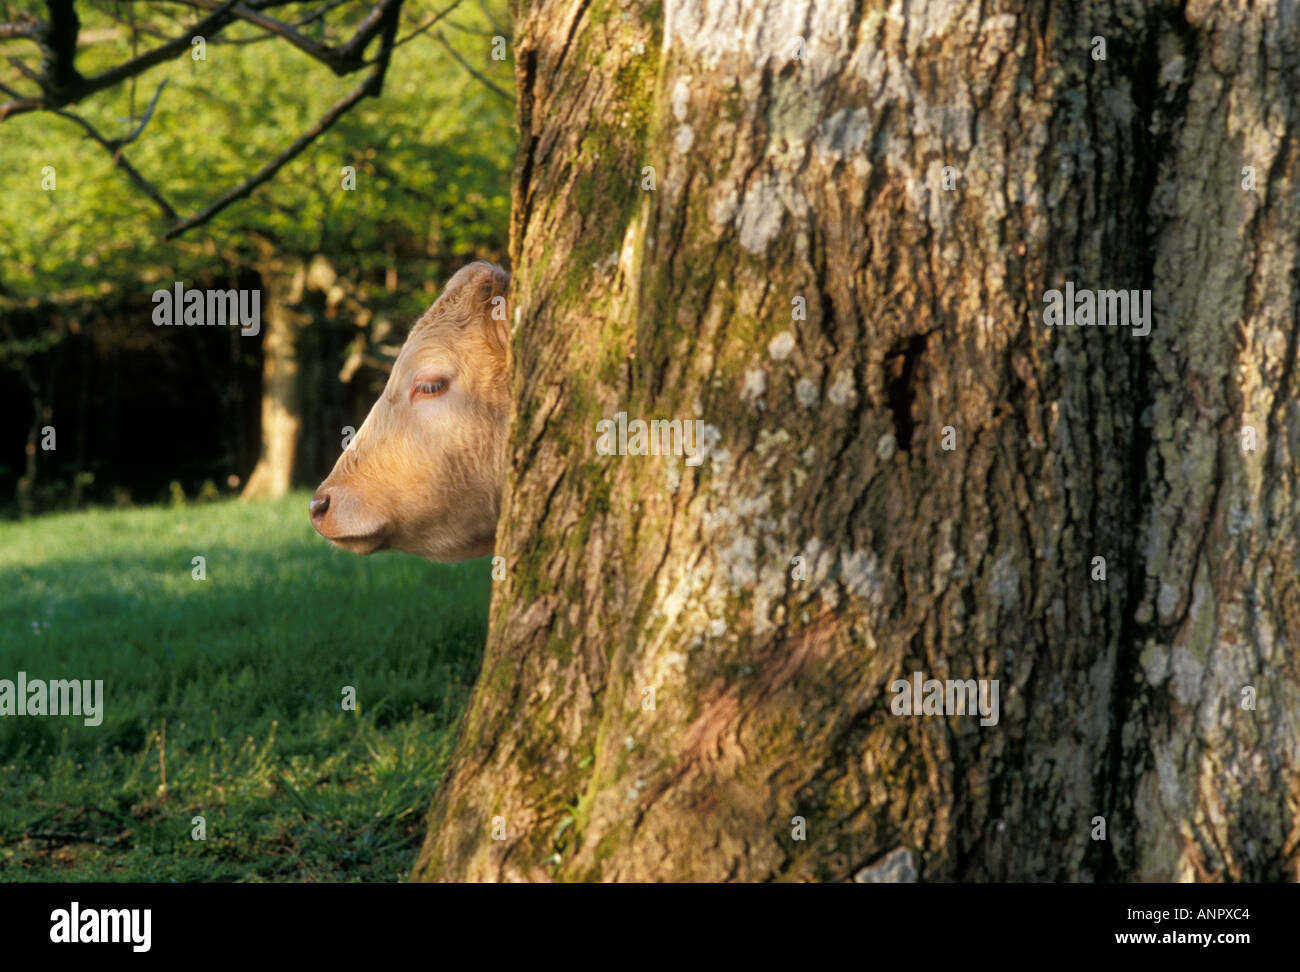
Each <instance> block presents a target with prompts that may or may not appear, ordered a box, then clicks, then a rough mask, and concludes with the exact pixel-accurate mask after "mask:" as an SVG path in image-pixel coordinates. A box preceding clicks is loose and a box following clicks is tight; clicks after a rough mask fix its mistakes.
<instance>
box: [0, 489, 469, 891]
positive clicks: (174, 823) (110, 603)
mask: <svg viewBox="0 0 1300 972" xmlns="http://www.w3.org/2000/svg"><path fill="white" fill-rule="evenodd" d="M307 499H308V497H307V494H305V493H301V494H295V495H293V496H290V497H288V498H286V499H285V500H282V501H276V502H269V503H252V504H241V503H238V502H235V501H222V502H216V503H211V504H202V505H190V506H182V507H175V508H170V509H168V508H153V509H131V510H121V511H109V510H97V511H90V512H82V513H67V514H55V515H51V516H45V517H40V518H37V519H33V520H28V521H25V522H21V523H3V524H0V679H9V680H16V678H17V673H18V672H19V671H25V672H26V673H27V675H28V678H29V679H36V678H40V679H63V678H77V679H92V680H93V679H103V682H104V706H103V708H104V715H103V722H102V724H100V725H99V726H96V727H87V726H84V725H83V720H82V719H80V718H76V717H73V716H67V717H64V716H46V717H37V716H25V717H18V716H13V717H7V718H0V881H24V880H34V881H47V880H67V881H88V880H99V881H395V880H400V879H402V878H404V877H405V875H406V873H407V871H408V870H409V868H410V866H411V864H412V863H413V862H414V858H415V853H416V851H417V850H418V846H419V842H420V841H421V839H422V838H423V822H424V815H425V810H426V808H427V806H428V804H429V801H430V797H431V795H432V793H433V790H434V788H435V786H436V785H437V782H438V778H439V776H440V774H441V771H442V769H443V768H444V766H445V764H446V760H447V758H448V756H449V751H450V748H451V744H452V742H453V738H454V732H455V728H456V725H457V722H458V720H459V718H460V715H461V713H462V712H463V710H464V707H465V703H466V700H467V698H468V694H469V689H470V687H471V686H472V684H473V680H474V677H475V676H476V674H477V671H478V665H479V660H480V656H481V651H482V646H483V642H484V638H485V636H486V630H487V611H488V599H489V596H490V588H491V579H490V567H489V564H488V562H487V561H486V560H480V561H474V562H472V563H469V564H458V565H440V564H431V563H427V562H425V561H422V560H417V559H415V558H411V557H406V556H404V555H400V554H391V553H390V554H379V555H376V556H373V557H357V556H354V555H352V554H349V553H345V552H343V551H338V550H334V549H332V548H331V547H330V546H329V545H328V544H326V543H325V541H324V540H322V539H320V538H319V537H318V536H316V534H315V533H314V532H312V530H311V528H310V526H309V524H308V522H307V516H306V505H307ZM195 556H202V557H204V558H206V572H207V578H206V580H196V579H194V578H193V576H192V572H193V570H194V567H193V566H192V564H191V560H192V558H193V557H195ZM349 685H350V686H354V687H355V689H356V698H357V710H356V711H343V710H342V707H341V704H340V703H341V700H342V698H343V694H342V693H343V688H344V686H349ZM164 723H165V727H166V728H165V736H164ZM164 753H165V769H166V786H165V788H164V786H163V767H164ZM199 815H201V816H203V817H204V818H205V820H206V829H207V838H206V840H194V839H192V837H191V831H192V829H193V826H194V825H193V823H192V818H194V817H195V816H199Z"/></svg>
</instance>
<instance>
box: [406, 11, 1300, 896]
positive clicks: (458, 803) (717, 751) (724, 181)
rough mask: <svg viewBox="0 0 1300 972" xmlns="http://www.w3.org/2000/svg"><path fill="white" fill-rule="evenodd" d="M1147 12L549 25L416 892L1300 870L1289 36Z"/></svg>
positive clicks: (536, 20) (1252, 17) (544, 24)
mask: <svg viewBox="0 0 1300 972" xmlns="http://www.w3.org/2000/svg"><path fill="white" fill-rule="evenodd" d="M1151 6H1152V5H1149V4H1147V3H1145V2H1138V0H1119V2H1113V3H1112V2H1106V3H1101V2H1092V0H1080V2H1079V3H1077V4H1056V3H1047V2H1027V0H1007V2H1004V3H1000V4H996V5H994V7H992V8H990V7H988V6H987V5H981V4H969V3H962V2H955V0H953V2H944V0H932V2H929V3H925V2H919V3H912V4H907V5H901V4H893V5H888V6H887V5H885V4H882V3H874V2H873V3H862V2H859V3H854V2H852V0H813V2H811V3H809V2H799V0H766V2H764V0H707V2H705V3H703V4H700V3H685V2H671V0H665V3H664V4H663V6H662V7H661V6H660V4H658V3H649V2H629V3H625V4H623V5H622V6H616V5H614V4H609V3H603V2H600V0H595V2H582V0H579V2H559V0H540V2H536V3H533V4H531V5H529V6H528V7H527V9H526V11H523V12H522V14H523V16H522V22H521V24H520V27H519V30H518V32H517V36H518V37H519V38H520V42H519V49H518V51H517V65H518V68H517V78H518V82H519V111H520V130H521V146H520V156H519V160H518V166H517V168H516V184H515V196H514V226H513V234H512V235H513V239H512V257H513V261H514V265H515V267H516V275H515V278H514V293H513V313H514V315H515V321H516V329H515V337H514V349H513V353H514V373H513V382H514V394H515V398H516V401H517V403H518V405H517V415H516V418H515V424H514V427H513V431H512V436H513V470H512V476H511V481H510V484H509V486H508V489H507V493H506V500H505V509H504V512H503V514H502V518H501V526H500V529H499V533H498V543H497V546H498V549H497V552H498V553H499V554H501V555H503V556H504V557H505V559H506V565H507V569H508V574H507V577H506V579H505V580H504V581H502V582H500V583H499V584H498V586H497V589H496V592H495V599H494V601H493V606H492V618H491V635H490V637H489V641H488V645H487V650H486V655H485V657H484V661H483V670H482V674H481V676H480V679H479V684H478V687H477V690H476V692H475V695H474V699H473V702H472V704H471V707H470V710H469V712H468V714H467V716H466V721H465V724H464V727H463V729H462V735H461V738H460V741H459V744H458V747H457V751H456V756H455V759H454V761H453V766H452V769H451V771H450V772H449V774H448V777H447V779H446V780H445V781H444V784H443V785H442V786H441V787H440V788H439V791H438V793H437V795H436V798H435V804H434V808H433V811H432V817H431V823H430V830H429V835H428V839H427V840H426V843H425V846H424V849H423V852H422V853H421V856H420V859H419V862H418V864H417V866H416V869H415V873H414V877H415V878H417V879H471V880H480V879H488V880H492V879H528V880H546V879H559V880H575V879H601V880H633V879H663V880H681V879H694V880H720V879H736V880H766V879H782V880H808V879H815V880H839V879H846V878H851V877H854V876H859V877H860V879H864V880H866V879H900V878H901V879H906V878H908V877H910V876H911V875H912V874H915V875H916V876H917V877H918V878H919V879H921V880H928V881H948V880H1064V881H1074V880H1085V881H1087V880H1189V879H1193V880H1220V879H1242V880H1279V879H1288V880H1295V879H1297V877H1298V876H1300V875H1298V874H1297V852H1298V849H1300V812H1298V809H1297V804H1298V802H1300V671H1298V669H1300V660H1298V656H1300V580H1298V576H1300V571H1298V569H1297V557H1298V550H1297V528H1298V526H1300V497H1298V496H1297V493H1296V491H1295V485H1294V484H1295V479H1296V472H1297V466H1298V465H1300V402H1297V396H1296V382H1297V378H1296V364H1297V335H1298V329H1297V324H1296V312H1297V303H1298V291H1297V281H1298V279H1300V278H1298V277H1297V272H1298V271H1300V252H1298V250H1300V225H1298V224H1300V207H1298V206H1297V202H1296V200H1297V193H1300V183H1298V179H1300V156H1298V154H1297V145H1300V141H1297V139H1296V137H1295V133H1296V125H1297V120H1298V119H1297V107H1298V103H1300V26H1298V25H1297V23H1296V21H1295V20H1294V18H1289V17H1287V16H1283V14H1282V13H1281V12H1279V10H1278V9H1276V7H1277V5H1276V4H1271V3H1261V4H1257V5H1255V7H1254V9H1253V10H1250V11H1245V10H1242V9H1241V7H1240V5H1238V4H1235V3H1230V2H1224V3H1212V2H1194V3H1190V4H1188V5H1186V7H1184V5H1182V4H1166V5H1161V6H1158V7H1156V8H1154V9H1149V7H1151ZM1098 36H1101V37H1104V38H1105V42H1106V59H1105V60H1096V59H1094V57H1093V52H1094V51H1095V50H1096V49H1097V48H1096V45H1095V42H1094V41H1093V38H1094V37H1098ZM800 37H802V38H803V42H804V44H805V47H804V50H803V56H802V59H792V56H791V55H792V54H793V53H795V52H796V45H797V44H798V43H799V38H800ZM646 166H650V167H653V169H654V174H655V178H656V186H655V189H654V190H653V191H648V190H643V188H642V185H643V167H646ZM945 166H952V167H953V168H954V170H955V172H953V173H949V175H950V176H953V175H955V176H956V181H955V188H953V189H952V190H951V191H947V190H945V188H944V178H945V173H944V167H945ZM1244 166H1250V167H1253V171H1254V173H1255V176H1256V178H1257V180H1258V185H1257V188H1256V189H1255V190H1253V191H1251V190H1248V189H1244V188H1243V171H1242V170H1243V167H1244ZM1066 281H1074V282H1075V283H1076V285H1077V286H1078V287H1080V288H1093V289H1111V288H1114V289H1119V288H1124V289H1137V290H1141V289H1144V288H1150V289H1151V290H1152V305H1153V324H1152V328H1151V332H1150V335H1149V336H1147V337H1137V336H1135V335H1134V334H1133V333H1131V329H1130V328H1127V327H1111V328H1106V327H1091V328H1086V327H1080V328H1066V329H1058V328H1048V327H1046V326H1044V323H1043V317H1042V314H1043V308H1044V302H1043V298H1044V293H1045V291H1047V290H1048V289H1050V288H1063V286H1064V284H1065V282H1066ZM801 305H802V306H805V307H806V319H801V317H802V316H803V315H801V314H800V313H799V309H800V306H801ZM618 411H626V412H627V413H628V416H629V418H641V419H646V420H649V419H655V418H661V419H668V418H683V419H685V418H699V419H701V420H703V421H704V422H705V423H707V428H706V430H705V436H706V440H707V441H708V443H709V444H710V449H709V452H708V456H707V458H706V459H705V461H704V463H703V465H702V466H700V467H698V468H692V467H689V466H686V465H685V464H684V463H683V461H682V460H681V459H678V458H663V457H657V456H626V457H619V456H608V457H606V456H601V455H598V454H597V452H596V439H597V435H596V423H597V422H598V421H599V420H600V419H602V418H609V417H612V416H614V414H615V413H616V412H618ZM1244 426H1250V427H1252V428H1253V429H1254V430H1255V434H1256V435H1257V442H1258V448H1257V450H1256V451H1246V450H1243V447H1242V442H1243V436H1242V429H1243V427H1244ZM945 427H950V428H949V429H948V434H949V437H950V444H953V445H954V446H955V448H952V449H951V450H947V449H945V448H944V436H945ZM797 557H801V558H803V560H802V561H798V562H795V561H794V558H797ZM1097 557H1104V558H1105V564H1106V575H1105V577H1106V579H1105V580H1104V581H1103V580H1094V579H1093V577H1094V572H1095V570H1096V567H1095V566H1094V558H1097ZM805 571H806V575H805ZM800 578H802V579H800ZM917 671H920V672H923V673H924V677H926V678H936V679H997V680H998V681H999V684H1000V719H999V722H998V723H997V725H995V726H988V727H982V726H981V725H980V724H979V719H978V718H971V717H966V716H950V717H941V716H933V717H929V718H917V717H906V716H898V715H894V714H893V713H892V712H891V706H890V703H891V700H892V698H893V695H892V693H891V690H890V686H891V683H892V682H893V681H894V680H895V679H908V678H910V677H911V675H912V673H913V672H917ZM1248 687H1249V688H1251V689H1253V691H1254V694H1255V698H1256V707H1255V708H1254V709H1250V708H1245V707H1243V699H1244V698H1246V695H1244V694H1243V689H1246V688H1248ZM651 688H653V690H654V692H653V701H654V708H653V710H649V709H648V705H647V702H648V699H649V695H648V693H647V692H646V690H647V689H651ZM1247 694H1248V693H1247ZM796 817H801V818H803V819H804V821H805V826H806V839H804V840H797V839H794V830H795V827H796V822H795V821H794V818H796ZM1095 817H1104V818H1105V824H1106V839H1105V840H1094V839H1093V834H1094V832H1095V831H1096V826H1097V825H1096V824H1095V823H1094V818H1095ZM494 825H495V826H496V833H495V834H494ZM494 836H495V837H502V836H504V839H494Z"/></svg>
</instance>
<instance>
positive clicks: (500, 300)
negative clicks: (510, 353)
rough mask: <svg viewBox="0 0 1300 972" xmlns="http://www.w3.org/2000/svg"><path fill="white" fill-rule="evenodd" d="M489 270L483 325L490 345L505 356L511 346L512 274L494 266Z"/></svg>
mask: <svg viewBox="0 0 1300 972" xmlns="http://www.w3.org/2000/svg"><path fill="white" fill-rule="evenodd" d="M489 269H490V272H489V274H488V275H487V276H488V287H487V288H486V289H485V296H486V298H487V299H486V300H485V301H484V310H483V314H484V320H483V323H484V327H485V328H486V329H487V338H488V341H489V343H490V344H491V345H492V347H493V348H494V349H495V350H497V351H500V352H501V353H502V354H505V353H506V347H507V346H508V345H509V344H510V274H508V273H506V272H505V271H504V270H502V269H501V268H500V267H498V266H496V265H494V264H493V265H490V267H489Z"/></svg>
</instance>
